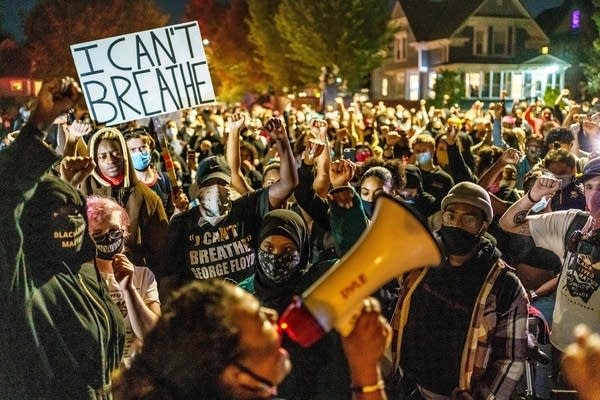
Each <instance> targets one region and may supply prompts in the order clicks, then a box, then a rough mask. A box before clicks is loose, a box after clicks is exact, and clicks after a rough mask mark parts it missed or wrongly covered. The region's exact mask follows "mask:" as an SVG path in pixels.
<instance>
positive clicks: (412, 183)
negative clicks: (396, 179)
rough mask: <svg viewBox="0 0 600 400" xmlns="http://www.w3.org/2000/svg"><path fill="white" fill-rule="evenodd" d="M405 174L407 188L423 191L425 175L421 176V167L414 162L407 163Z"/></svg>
mask: <svg viewBox="0 0 600 400" xmlns="http://www.w3.org/2000/svg"><path fill="white" fill-rule="evenodd" d="M404 175H405V176H406V185H405V186H404V187H405V188H407V189H419V192H421V191H423V177H422V176H421V170H420V169H419V167H417V166H416V165H413V164H406V165H405V166H404Z"/></svg>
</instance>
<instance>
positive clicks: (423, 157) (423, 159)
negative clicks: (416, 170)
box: [416, 151, 431, 165]
mask: <svg viewBox="0 0 600 400" xmlns="http://www.w3.org/2000/svg"><path fill="white" fill-rule="evenodd" d="M416 159H417V164H419V165H425V164H428V163H429V161H431V153H430V152H429V151H425V152H423V153H417V155H416Z"/></svg>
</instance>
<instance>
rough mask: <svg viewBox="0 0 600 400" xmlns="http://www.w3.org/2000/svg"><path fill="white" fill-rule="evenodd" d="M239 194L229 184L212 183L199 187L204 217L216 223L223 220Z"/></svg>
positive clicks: (212, 223) (213, 223) (199, 197)
mask: <svg viewBox="0 0 600 400" xmlns="http://www.w3.org/2000/svg"><path fill="white" fill-rule="evenodd" d="M239 197H240V196H239V194H238V193H237V192H236V191H234V190H232V189H231V188H229V187H227V186H221V185H210V186H205V187H201V188H199V189H198V201H199V203H200V204H199V205H198V207H200V215H202V219H203V220H205V221H207V222H208V223H210V224H211V225H213V226H214V225H216V224H218V223H219V222H221V221H222V220H223V219H225V217H227V215H228V214H229V211H230V210H231V204H232V202H233V200H235V199H236V198H239Z"/></svg>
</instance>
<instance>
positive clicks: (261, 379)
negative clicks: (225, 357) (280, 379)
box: [231, 360, 277, 388]
mask: <svg viewBox="0 0 600 400" xmlns="http://www.w3.org/2000/svg"><path fill="white" fill-rule="evenodd" d="M231 364H233V365H235V366H236V367H238V368H239V370H240V371H242V372H243V373H245V374H248V375H250V376H251V377H252V378H253V379H254V380H256V381H257V382H260V383H262V384H263V385H265V386H267V387H268V388H275V387H277V385H276V384H275V383H273V382H271V380H269V379H267V378H265V377H263V376H260V375H258V374H257V373H256V372H254V371H252V370H251V369H250V368H248V367H246V366H245V365H243V364H241V363H240V362H239V361H237V360H233V361H232V362H231Z"/></svg>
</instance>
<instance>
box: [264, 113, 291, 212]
mask: <svg viewBox="0 0 600 400" xmlns="http://www.w3.org/2000/svg"><path fill="white" fill-rule="evenodd" d="M265 128H266V130H267V132H269V135H270V136H271V138H272V139H273V140H275V145H276V147H277V153H279V160H280V161H279V162H280V167H279V175H280V176H281V179H280V180H279V182H276V183H274V184H272V185H271V186H269V205H270V206H271V207H272V208H279V207H280V206H281V205H282V204H284V202H285V201H287V199H288V197H289V196H290V195H291V194H292V192H293V191H294V188H295V187H296V185H298V171H296V160H295V158H294V153H293V152H292V147H291V146H290V141H289V139H288V135H287V132H286V129H285V127H284V125H283V122H282V121H281V120H280V119H278V118H271V119H270V120H268V121H267V123H266V124H265Z"/></svg>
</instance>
